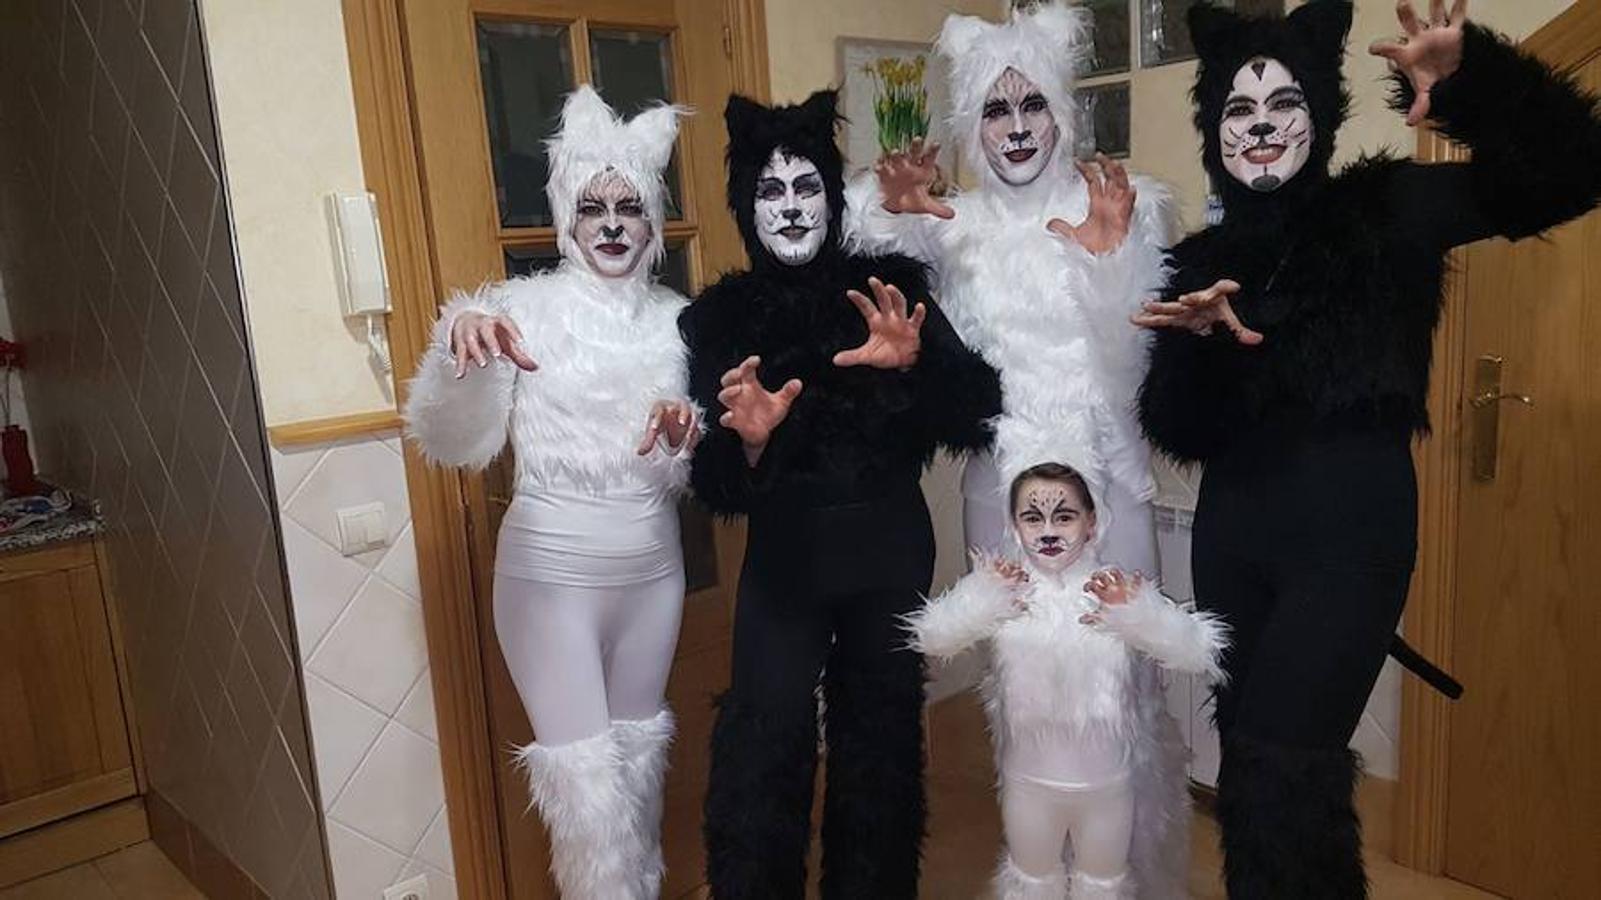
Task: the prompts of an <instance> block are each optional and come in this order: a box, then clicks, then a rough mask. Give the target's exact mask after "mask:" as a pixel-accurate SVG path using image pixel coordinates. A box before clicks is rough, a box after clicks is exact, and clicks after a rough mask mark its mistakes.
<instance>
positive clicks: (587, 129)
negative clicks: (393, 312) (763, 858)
mask: <svg viewBox="0 0 1601 900" xmlns="http://www.w3.org/2000/svg"><path fill="white" fill-rule="evenodd" d="M682 112H683V110H681V109H679V108H676V107H672V106H660V107H655V108H652V109H649V110H647V111H645V112H642V113H640V114H639V115H638V116H636V117H634V119H633V120H631V121H628V122H624V121H622V120H620V119H619V118H618V117H617V116H615V115H614V114H613V112H612V110H611V108H610V107H608V106H607V105H606V104H605V102H604V101H602V100H601V99H600V97H599V95H597V94H596V93H595V92H594V90H592V89H591V88H589V87H588V86H583V87H580V88H578V90H576V91H574V92H573V93H572V94H571V95H570V96H569V97H568V98H567V101H566V104H565V106H564V107H563V109H562V125H561V131H560V133H559V134H558V135H557V136H556V137H555V138H554V139H553V140H551V141H550V142H549V156H550V173H551V175H550V183H549V185H548V186H547V188H546V192H547V193H548V195H549V197H550V206H551V211H552V214H553V217H554V219H555V225H556V234H557V245H558V247H559V249H560V251H561V256H562V260H561V263H560V264H559V265H558V266H557V267H556V268H555V269H554V270H552V271H549V272H544V273H540V274H536V275H533V276H531V277H527V278H514V279H512V280H510V281H506V282H501V283H498V284H492V285H487V286H485V287H482V288H480V289H479V290H478V291H476V292H475V293H473V294H471V295H458V296H457V297H455V298H454V299H452V300H451V301H450V303H449V304H448V305H446V306H445V308H444V309H443V310H442V311H441V314H440V317H439V323H438V325H437V326H436V328H435V332H434V344H433V346H432V347H431V348H430V349H429V350H428V352H427V354H426V355H425V356H424V357H423V360H422V363H421V365H420V367H419V369H418V374H417V377H416V379H415V380H414V381H413V382H412V383H411V393H410V397H409V398H408V400H407V404H406V424H407V431H408V433H409V434H410V436H411V437H412V439H414V440H415V441H416V442H417V444H418V445H419V446H420V447H421V448H422V451H423V453H424V454H425V455H426V456H427V458H428V459H429V460H431V461H432V462H435V463H438V464H442V465H452V466H467V467H470V468H482V467H483V466H486V465H488V464H489V462H490V461H491V460H493V459H494V458H495V456H497V455H498V454H499V453H500V451H501V449H502V447H503V446H504V445H505V443H506V441H507V438H508V437H509V438H510V440H511V445H512V448H513V451H514V453H515V455H516V473H517V474H516V497H515V499H514V500H513V501H512V503H511V506H510V508H509V509H508V510H507V511H506V516H505V519H504V520H503V522H502V524H501V529H500V536H499V543H498V549H497V552H496V554H495V584H494V612H495V632H496V635H497V636H498V638H499V640H500V644H501V649H502V651H503V653H504V655H505V658H506V664H507V666H508V668H509V669H510V670H511V675H512V680H513V681H514V682H515V683H516V686H517V691H518V694H519V695H520V696H521V698H522V701H523V705H524V706H525V708H526V709H527V711H528V718H529V721H530V722H531V723H532V725H533V729H534V735H535V742H534V743H532V744H529V745H528V746H527V747H524V748H522V749H521V750H520V751H518V753H517V757H518V759H517V761H518V763H519V764H520V765H521V766H523V767H524V768H525V769H526V772H527V775H528V781H529V792H530V796H531V798H532V799H531V805H532V806H537V807H538V808H539V812H540V814H541V816H542V817H543V818H544V820H545V823H546V825H547V826H548V828H549V831H550V840H551V870H552V872H553V873H554V874H555V876H556V880H557V883H558V884H559V885H560V887H561V893H562V896H564V897H568V898H572V900H652V898H655V897H656V896H657V895H658V892H659V889H660V883H661V878H662V874H663V866H662V858H661V840H660V828H661V802H662V798H661V794H662V779H663V775H664V771H665V767H666V759H667V750H668V744H669V742H670V741H671V738H672V734H673V719H672V714H671V712H670V711H669V710H668V709H667V708H666V706H665V703H664V691H665V689H666V684H667V675H668V670H669V669H670V668H671V666H672V659H673V651H674V647H675V646H676V644H677V642H678V629H679V623H680V619H681V615H682V611H683V602H684V565H683V556H682V551H681V549H680V545H679V535H678V518H677V509H676V505H675V499H676V497H677V496H678V494H679V493H680V491H681V489H682V488H683V486H684V485H685V483H686V481H687V478H688V471H689V468H688V452H689V450H690V449H692V445H693V444H694V442H695V440H696V437H697V435H698V434H699V431H700V424H699V418H698V411H697V409H696V408H695V407H694V406H693V405H692V404H691V403H690V402H689V400H688V399H687V385H686V377H687V376H686V367H685V350H684V345H683V342H682V340H681V339H680V337H679V333H678V314H679V312H680V311H681V310H682V309H683V308H684V306H685V305H686V303H687V301H686V300H685V299H684V297H682V296H681V295H679V294H677V293H676V292H674V291H672V290H671V289H669V288H666V287H664V286H662V285H659V284H657V283H655V281H654V279H653V278H652V276H651V268H652V265H653V263H655V262H656V261H657V260H659V259H660V258H661V255H662V219H663V196H664V194H665V188H664V186H663V182H662V170H663V169H664V168H665V167H666V165H667V162H668V158H669V156H670V155H671V153H672V149H673V142H674V139H675V137H676V136H677V133H678V117H679V116H680V115H681V114H682Z"/></svg>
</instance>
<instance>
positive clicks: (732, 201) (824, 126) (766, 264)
mask: <svg viewBox="0 0 1601 900" xmlns="http://www.w3.org/2000/svg"><path fill="white" fill-rule="evenodd" d="M837 104H838V95H837V94H836V92H834V91H831V90H830V91H818V92H817V93H815V94H813V95H811V96H810V97H808V98H806V102H804V103H800V104H797V105H794V106H764V105H762V104H760V103H758V102H756V101H755V100H751V99H750V98H748V97H741V96H740V95H738V94H734V95H732V96H730V97H729V98H728V106H727V108H726V109H725V110H724V111H723V119H724V121H726V122H727V123H728V209H729V211H730V212H732V213H733V214H734V221H735V222H737V223H739V234H740V237H741V238H743V239H744V241H745V252H746V253H747V254H748V255H749V256H750V261H751V268H753V269H755V270H757V271H761V272H766V273H775V272H777V271H782V272H784V273H786V274H792V275H795V276H798V277H805V276H806V275H807V273H809V272H811V271H813V270H814V269H815V268H817V267H832V266H834V265H835V264H836V263H837V262H838V258H839V256H840V255H841V254H842V252H843V251H842V249H841V248H842V243H841V241H842V228H843V222H844V218H845V159H844V157H843V156H841V154H840V152H839V145H838V144H836V143H835V142H834V130H835V128H836V127H837V125H838V123H839V121H840V116H839V113H838V111H837ZM779 148H783V149H784V150H786V151H788V152H789V153H790V154H792V155H795V156H802V157H805V158H806V159H809V160H811V161H812V164H813V165H815V166H817V171H818V173H819V174H820V175H822V177H823V190H824V193H825V194H826V195H827V197H828V238H827V239H826V240H825V241H824V242H823V249H822V250H821V251H819V252H818V254H817V257H816V258H815V259H813V260H812V261H811V262H809V263H807V264H806V265H803V266H787V265H784V264H783V263H781V262H779V261H778V260H777V259H775V258H773V255H772V254H771V253H769V252H768V251H767V248H766V247H764V246H762V242H761V240H760V239H759V238H758V237H757V236H756V221H755V220H756V210H755V204H756V178H757V176H758V175H760V174H761V171H762V168H763V167H765V166H766V165H767V161H768V160H769V159H771V158H772V155H773V151H774V150H777V149H779Z"/></svg>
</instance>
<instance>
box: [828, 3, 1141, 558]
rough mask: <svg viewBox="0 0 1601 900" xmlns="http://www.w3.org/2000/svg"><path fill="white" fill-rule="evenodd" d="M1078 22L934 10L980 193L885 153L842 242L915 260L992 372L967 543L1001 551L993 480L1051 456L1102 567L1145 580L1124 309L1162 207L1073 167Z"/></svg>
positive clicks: (955, 121)
mask: <svg viewBox="0 0 1601 900" xmlns="http://www.w3.org/2000/svg"><path fill="white" fill-rule="evenodd" d="M1089 19H1090V13H1089V10H1088V9H1085V8H1082V7H1072V6H1068V5H1066V4H1065V3H1061V2H1057V0H1051V2H1046V3H1042V4H1040V5H1038V6H1036V7H1034V8H1033V9H1031V10H1029V11H1027V12H1023V11H1015V12H1013V13H1012V17H1011V20H1010V21H1009V22H1006V23H1004V24H994V23H991V22H987V21H985V20H983V19H980V18H977V17H974V16H960V15H952V16H950V17H949V18H947V19H946V20H945V25H944V28H943V29H942V30H941V32H940V35H939V40H938V42H937V44H936V48H937V50H938V52H939V54H940V56H941V57H943V59H944V60H945V62H946V65H947V66H948V70H949V84H950V97H951V116H950V122H949V126H950V130H951V134H952V138H953V139H954V140H957V141H959V142H960V143H961V146H962V147H963V149H964V152H965V154H966V159H967V160H969V161H971V162H972V163H973V164H974V165H975V166H976V167H977V169H978V176H979V185H978V186H977V187H976V188H974V189H973V190H969V191H963V192H960V193H958V194H956V195H955V196H954V197H952V198H950V199H949V202H948V204H947V203H942V202H939V201H936V200H934V199H933V198H931V197H930V196H929V195H928V186H929V184H930V183H931V182H932V181H933V179H934V177H935V174H936V173H935V168H934V151H935V150H937V148H935V147H930V148H924V147H922V146H921V145H920V144H916V145H914V146H913V147H912V148H911V150H910V151H909V152H905V153H894V154H890V155H889V156H888V157H886V158H885V160H883V161H882V162H881V164H880V166H879V171H878V173H877V175H876V176H875V174H874V173H871V172H869V173H864V174H863V175H862V176H860V177H858V178H856V179H855V180H853V181H852V182H851V184H850V186H849V189H848V190H847V193H846V201H847V208H848V211H849V213H848V217H847V219H846V223H845V224H846V237H847V239H848V240H849V241H850V242H851V243H852V245H853V246H855V247H858V248H862V249H864V250H868V251H873V252H896V253H904V254H906V255H908V256H912V257H914V258H916V259H918V260H921V261H922V262H924V263H926V264H927V265H928V266H929V267H930V269H931V270H932V271H933V274H934V276H935V280H936V282H937V284H936V293H937V295H938V297H939V301H940V305H941V307H942V308H943V309H944V310H945V311H946V313H947V314H948V316H949V318H950V320H951V324H952V325H954V326H955V327H956V330H957V333H958V334H960V335H961V337H962V340H963V341H964V342H965V343H966V344H967V345H968V346H970V347H972V348H973V349H975V350H977V351H979V353H981V354H983V356H984V359H985V361H986V362H988V363H989V364H990V365H992V366H994V367H995V368H996V369H997V370H999V371H1000V373H1001V384H1002V389H1003V392H1004V395H1005V399H1004V410H1003V412H1002V414H1001V416H1000V418H999V419H997V420H996V426H995V451H994V456H993V457H992V456H991V455H990V454H988V453H975V454H971V455H970V456H969V458H968V461H967V467H966V470H965V472H964V473H963V478H962V494H963V499H964V503H963V525H964V527H965V530H966V541H967V544H968V545H969V546H973V547H978V548H980V549H983V550H987V551H989V552H997V551H999V550H1000V548H1001V546H1002V544H1003V542H1004V541H1005V538H1006V533H1007V531H1008V525H1007V519H1008V516H1007V514H1006V497H1005V494H1006V487H1007V485H1009V484H1011V482H1012V480H1013V479H1014V478H1015V477H1016V476H1017V473H1019V472H1021V471H1022V470H1024V469H1026V468H1028V467H1029V466H1032V465H1035V464H1036V463H1042V462H1049V461H1057V462H1062V463H1066V464H1068V465H1071V466H1072V467H1073V468H1075V469H1077V470H1078V471H1079V472H1081V473H1083V475H1084V477H1085V479H1086V480H1087V481H1088V482H1089V485H1090V489H1091V492H1092V493H1093V494H1094V495H1095V499H1096V503H1097V506H1098V507H1099V508H1100V510H1101V530H1102V532H1103V534H1104V539H1105V544H1104V548H1103V549H1104V552H1105V555H1106V557H1107V562H1108V563H1116V564H1118V565H1121V566H1124V567H1126V568H1129V569H1135V570H1139V571H1143V572H1151V573H1155V572H1157V571H1158V561H1157V554H1156V528H1155V518H1154V513H1153V512H1152V509H1151V505H1150V501H1151V499H1152V497H1153V496H1154V495H1155V490H1156V488H1155V482H1154V481H1153V480H1152V476H1151V470H1150V452H1149V450H1148V449H1147V447H1146V445H1145V442H1144V440H1143V439H1142V438H1141V436H1140V430H1139V425H1138V424H1137V423H1136V422H1135V419H1134V395H1135V391H1136V390H1137V389H1138V387H1139V384H1140V380H1141V378H1142V377H1143V375H1144V371H1145V352H1146V349H1145V348H1146V337H1145V336H1144V335H1141V334H1140V333H1139V331H1140V329H1138V328H1135V327H1133V326H1132V325H1131V324H1130V322H1129V316H1131V315H1133V314H1134V313H1135V312H1138V311H1139V306H1140V303H1141V302H1143V301H1144V300H1146V299H1147V298H1149V297H1150V296H1152V292H1153V291H1154V290H1155V289H1157V288H1160V287H1161V286H1162V284H1163V281H1164V277H1163V256H1162V248H1163V247H1165V246H1166V245H1167V244H1168V243H1169V239H1170V237H1171V230H1172V223H1173V214H1172V211H1171V209H1170V205H1171V204H1170V201H1169V195H1168V192H1167V190H1166V189H1165V188H1164V187H1163V186H1162V185H1160V184H1159V183H1157V182H1155V181H1151V180H1149V179H1143V178H1133V179H1130V177H1129V176H1128V175H1127V174H1126V173H1125V172H1124V171H1123V169H1122V168H1121V167H1120V166H1119V165H1117V164H1115V163H1111V162H1108V161H1105V160H1103V161H1102V162H1101V164H1099V165H1081V166H1078V167H1077V169H1075V164H1074V162H1073V143H1074V129H1073V118H1074V110H1075V109H1076V103H1075V100H1074V98H1073V93H1072V86H1073V81H1074V78H1075V76H1076V74H1077V73H1078V71H1079V70H1080V69H1081V68H1082V66H1083V64H1084V63H1085V61H1086V60H1087V59H1088V56H1089V54H1090V53H1091V51H1092V49H1093V46H1092V44H1091V42H1090V34H1089ZM1070 222H1075V223H1080V224H1078V225H1076V226H1075V225H1070V224H1069V223H1070Z"/></svg>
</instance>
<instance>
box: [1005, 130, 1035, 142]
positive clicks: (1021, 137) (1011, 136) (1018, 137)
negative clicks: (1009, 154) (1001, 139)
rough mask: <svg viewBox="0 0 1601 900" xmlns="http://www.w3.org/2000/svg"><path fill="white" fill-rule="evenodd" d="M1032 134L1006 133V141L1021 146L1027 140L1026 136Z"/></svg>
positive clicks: (1021, 132) (1027, 132) (1020, 132)
mask: <svg viewBox="0 0 1601 900" xmlns="http://www.w3.org/2000/svg"><path fill="white" fill-rule="evenodd" d="M1033 133H1034V132H1032V131H1012V132H1008V133H1007V135H1006V139H1007V140H1009V141H1011V142H1012V143H1014V144H1021V143H1022V142H1024V141H1026V140H1028V136H1029V135H1031V134H1033Z"/></svg>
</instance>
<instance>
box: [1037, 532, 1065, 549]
mask: <svg viewBox="0 0 1601 900" xmlns="http://www.w3.org/2000/svg"><path fill="white" fill-rule="evenodd" d="M1061 542H1062V538H1061V536H1060V535H1055V534H1042V535H1040V543H1041V544H1043V545H1045V546H1047V547H1049V546H1051V545H1052V544H1060V543H1061Z"/></svg>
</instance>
